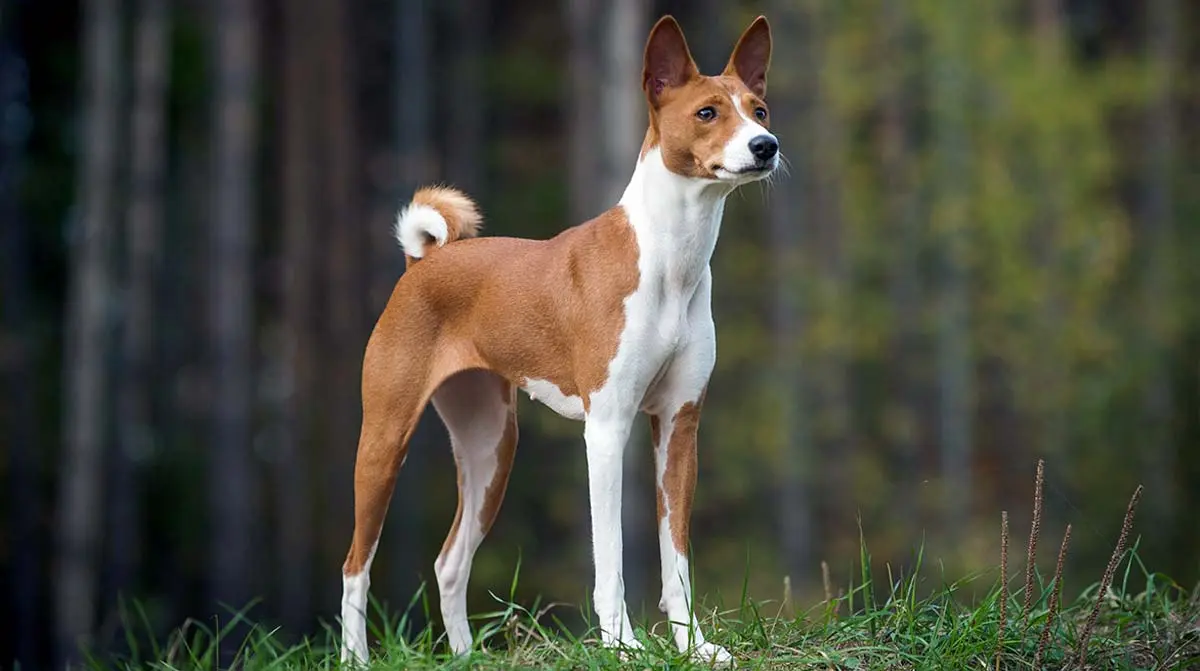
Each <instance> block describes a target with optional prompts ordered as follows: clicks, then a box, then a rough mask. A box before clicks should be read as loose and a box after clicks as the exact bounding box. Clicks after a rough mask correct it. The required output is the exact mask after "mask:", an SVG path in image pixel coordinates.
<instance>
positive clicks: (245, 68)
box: [208, 0, 258, 609]
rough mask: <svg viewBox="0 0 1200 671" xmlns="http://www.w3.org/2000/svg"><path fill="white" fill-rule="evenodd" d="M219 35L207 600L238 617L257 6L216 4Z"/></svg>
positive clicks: (245, 570)
mask: <svg viewBox="0 0 1200 671" xmlns="http://www.w3.org/2000/svg"><path fill="white" fill-rule="evenodd" d="M213 10H214V12H213V18H214V20H215V24H214V26H213V27H214V34H215V38H216V39H215V47H216V54H215V60H216V62H215V75H216V80H215V88H214V97H215V104H214V110H213V111H214V114H215V119H214V125H213V129H214V135H215V137H214V142H213V146H214V152H215V157H214V162H213V170H214V172H213V205H214V213H213V217H212V221H211V224H210V226H211V235H212V255H213V256H212V259H211V263H210V266H209V267H210V281H211V283H212V285H211V286H212V294H211V296H210V310H211V313H210V316H209V318H210V320H211V322H210V325H211V329H212V331H211V335H210V337H211V338H212V343H211V345H212V350H211V354H212V367H213V368H212V373H213V397H212V431H213V433H212V441H213V442H212V445H211V446H210V449H211V461H210V466H211V471H210V474H209V484H208V486H209V497H210V498H209V505H210V508H209V515H210V517H209V523H210V525H211V533H212V537H211V546H210V552H211V560H210V561H211V563H210V565H209V570H210V571H211V574H210V577H211V581H212V582H211V584H210V589H211V590H212V593H211V597H212V598H213V599H214V600H216V601H219V602H223V603H224V604H226V605H227V606H229V607H231V608H235V609H241V608H244V607H246V606H247V605H249V600H250V598H251V597H252V596H253V592H252V588H253V582H252V573H253V562H252V553H253V548H254V545H255V537H254V534H255V530H256V521H257V509H256V505H255V503H256V499H255V489H256V488H255V486H254V484H255V482H254V472H253V471H254V464H253V461H252V459H251V456H252V454H253V453H252V450H251V443H252V439H253V417H252V404H253V401H254V398H253V390H254V380H255V376H254V373H253V369H252V366H253V361H254V357H253V353H254V342H255V329H254V305H253V296H254V273H253V268H254V265H253V264H254V259H253V256H252V254H253V250H254V231H255V228H256V226H255V222H256V218H255V212H256V203H255V193H256V187H255V184H256V183H257V180H256V179H255V175H256V170H255V159H256V156H257V154H256V151H257V148H258V119H257V110H256V106H255V90H256V89H255V87H256V86H257V84H258V58H257V56H258V52H257V49H258V46H257V44H256V37H257V34H258V33H257V28H256V25H255V24H256V17H255V13H254V12H255V7H254V2H253V0H220V1H219V2H217V3H216V5H215V6H214V7H213Z"/></svg>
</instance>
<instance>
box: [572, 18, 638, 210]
mask: <svg viewBox="0 0 1200 671" xmlns="http://www.w3.org/2000/svg"><path fill="white" fill-rule="evenodd" d="M566 2H567V7H566V10H567V34H568V37H569V40H570V44H569V46H568V54H567V73H568V74H567V82H568V88H567V90H566V91H565V94H564V96H565V98H566V101H567V107H568V109H567V150H568V157H567V164H568V165H567V187H568V188H567V192H568V197H569V205H568V208H567V212H568V221H569V225H575V224H578V223H581V222H584V221H587V220H588V219H591V218H592V217H594V216H596V215H598V214H600V212H601V210H602V209H603V207H602V205H601V198H600V196H599V192H598V189H597V188H596V185H597V184H599V182H600V160H599V157H600V156H601V155H602V149H601V145H602V144H603V141H604V138H602V137H601V134H600V133H598V132H597V131H596V129H597V128H599V126H600V89H599V87H597V86H596V82H598V81H600V75H601V71H600V62H599V60H600V59H599V54H600V31H599V26H598V23H599V22H598V21H597V20H596V17H597V6H598V5H597V0H566ZM634 81H641V77H640V75H639V77H638V78H637V79H636V80H634Z"/></svg>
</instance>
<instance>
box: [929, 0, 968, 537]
mask: <svg viewBox="0 0 1200 671" xmlns="http://www.w3.org/2000/svg"><path fill="white" fill-rule="evenodd" d="M942 10H943V11H942V13H941V15H940V16H939V17H938V20H939V21H940V22H941V23H940V25H939V26H937V30H936V36H935V38H934V45H933V48H934V53H933V59H934V74H933V76H934V82H933V101H932V104H933V114H934V131H933V132H934V143H935V149H934V151H935V155H936V162H937V163H936V164H937V168H936V170H937V172H936V174H937V177H936V180H937V181H936V187H935V190H936V193H937V196H936V198H937V200H938V207H937V208H936V210H935V218H936V221H935V226H936V227H937V228H938V229H940V231H941V233H940V235H939V251H938V266H937V268H938V271H937V282H938V285H939V286H938V293H939V305H938V323H937V351H938V354H937V375H938V380H939V382H938V387H939V398H938V433H939V449H940V450H941V460H940V461H941V472H942V484H943V491H944V497H943V506H944V507H943V524H944V527H945V531H946V533H947V536H948V537H949V538H954V537H956V536H957V535H958V534H959V533H961V532H962V531H963V525H964V524H965V522H966V521H967V520H968V519H969V504H970V500H969V493H970V492H971V452H972V444H971V439H972V433H973V427H972V421H973V415H972V413H973V397H974V393H973V371H972V365H973V364H972V353H971V333H970V312H969V310H970V303H969V294H968V281H969V277H968V268H967V251H968V249H967V245H968V239H967V237H966V230H967V226H968V222H967V208H968V202H969V199H970V193H969V190H970V184H969V183H968V182H967V181H966V179H967V176H968V175H969V174H970V172H969V171H970V165H969V158H968V141H969V138H968V136H967V119H966V110H967V107H966V105H967V96H968V94H969V86H968V77H969V76H970V72H969V70H968V69H967V68H968V66H967V64H966V63H965V62H964V61H965V59H966V58H967V57H968V51H967V46H968V45H969V41H968V40H969V39H970V38H969V36H968V31H970V30H971V28H972V25H971V18H970V15H971V12H972V11H973V10H972V9H971V8H970V7H969V6H968V3H951V4H947V5H945V6H944V7H943V8H942Z"/></svg>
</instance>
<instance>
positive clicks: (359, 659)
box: [341, 645, 367, 668]
mask: <svg viewBox="0 0 1200 671" xmlns="http://www.w3.org/2000/svg"><path fill="white" fill-rule="evenodd" d="M341 662H342V667H343V668H355V667H366V665H367V651H366V650H365V649H364V650H359V649H358V646H349V645H343V646H342V657H341Z"/></svg>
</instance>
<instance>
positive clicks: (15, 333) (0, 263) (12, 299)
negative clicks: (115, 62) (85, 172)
mask: <svg viewBox="0 0 1200 671" xmlns="http://www.w3.org/2000/svg"><path fill="white" fill-rule="evenodd" d="M12 24H13V21H11V20H9V19H8V16H0V109H3V110H9V112H8V117H7V120H6V121H5V122H2V123H0V385H2V388H3V389H5V390H6V398H7V399H8V401H7V402H6V403H5V404H4V406H3V407H2V408H0V432H2V433H3V435H5V436H7V437H8V443H7V445H8V484H7V486H6V487H5V489H7V491H8V497H7V499H8V505H9V510H8V512H9V526H8V529H9V531H10V533H11V534H12V536H11V537H10V539H9V543H10V544H11V547H12V572H11V576H10V585H11V590H12V591H11V594H12V603H11V604H10V605H11V607H12V610H11V611H10V617H11V618H12V620H11V621H12V622H14V623H15V627H14V629H13V631H12V636H13V640H14V641H15V644H16V645H15V649H14V653H15V657H14V659H15V661H16V663H17V664H18V665H22V666H24V667H28V668H32V667H33V666H34V662H35V658H34V655H35V654H36V650H37V648H36V643H37V633H38V632H39V631H40V630H41V627H40V626H39V625H40V623H41V617H42V612H41V611H42V608H41V606H40V591H41V588H42V586H43V585H44V582H43V576H42V571H43V569H42V568H41V565H42V552H41V547H40V546H41V541H40V537H39V533H38V532H39V522H40V518H41V511H42V505H41V493H40V491H39V489H40V486H39V483H40V481H41V468H40V463H39V462H40V460H39V458H38V449H37V447H38V442H37V411H36V410H37V408H36V405H35V403H34V399H35V398H36V397H37V395H38V394H37V390H38V388H39V386H40V385H39V384H38V380H37V376H36V363H37V353H38V347H37V344H36V343H37V340H36V339H35V338H34V333H33V329H32V328H31V322H32V321H33V314H32V310H31V303H32V299H33V297H32V296H31V295H30V283H31V278H30V272H31V268H30V262H29V221H28V220H27V219H26V218H25V217H23V216H21V213H20V207H19V204H18V196H17V185H18V183H19V182H20V180H21V172H22V167H23V163H24V159H25V146H26V141H27V139H28V137H29V130H30V127H31V123H30V121H31V119H30V117H29V116H28V115H29V113H30V109H29V75H28V71H27V68H26V61H25V58H24V57H23V55H22V54H21V52H20V51H19V43H18V41H17V40H16V39H14V37H15V31H13V30H11V26H12Z"/></svg>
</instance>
